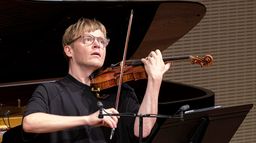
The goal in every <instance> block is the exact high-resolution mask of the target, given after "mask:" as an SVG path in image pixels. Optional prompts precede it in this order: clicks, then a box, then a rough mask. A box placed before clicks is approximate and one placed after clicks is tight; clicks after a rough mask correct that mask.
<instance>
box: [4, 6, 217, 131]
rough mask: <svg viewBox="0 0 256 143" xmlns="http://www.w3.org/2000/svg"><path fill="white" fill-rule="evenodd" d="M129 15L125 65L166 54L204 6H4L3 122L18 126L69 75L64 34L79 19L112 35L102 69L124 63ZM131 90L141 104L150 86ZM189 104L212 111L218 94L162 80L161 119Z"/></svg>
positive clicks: (199, 16)
mask: <svg viewBox="0 0 256 143" xmlns="http://www.w3.org/2000/svg"><path fill="white" fill-rule="evenodd" d="M131 9H133V10H134V19H133V23H132V29H131V36H130V40H129V46H128V53H127V59H136V58H141V57H145V56H146V55H147V54H148V53H149V52H150V51H151V50H154V49H156V48H159V49H160V50H162V51H163V50H165V49H166V48H168V47H169V46H171V45H172V44H173V43H174V42H175V41H177V40H178V39H180V38H181V37H182V36H184V35H185V34H186V33H187V32H189V30H191V29H192V28H193V27H194V26H196V24H197V23H199V22H200V20H201V19H202V18H203V16H204V15H205V12H206V8H205V6H204V5H202V4H201V3H198V2H194V1H113V2H102V1H101V2H97V1H76V2H75V1H55V2H53V1H13V2H5V1H1V2H0V11H1V14H0V48H1V57H0V58H1V59H0V65H1V71H0V104H1V108H0V113H1V117H2V118H4V119H6V117H7V116H8V117H9V119H10V122H11V127H14V126H16V125H19V124H20V122H21V117H22V112H23V109H24V107H25V106H26V102H27V100H28V99H29V98H30V96H31V94H32V92H33V90H34V89H35V87H36V86H37V85H38V84H40V83H43V82H50V81H54V80H56V79H58V78H60V77H63V76H65V75H66V73H67V63H66V62H65V59H64V56H63V54H62V46H61V38H62V34H63V32H64V30H65V28H66V27H67V26H68V25H70V24H71V23H74V22H75V21H76V20H77V19H78V18H80V17H88V18H96V19H98V20H100V21H102V22H103V23H104V24H105V26H106V27H107V29H108V37H109V38H110V39H111V42H110V44H109V46H108V48H107V57H106V59H107V60H106V62H105V65H104V66H105V67H107V66H109V65H110V64H112V63H117V62H119V61H121V59H122V53H123V47H124V43H125V37H126V31H127V25H128V20H129V15H130V11H131ZM116 53H118V54H116ZM174 54H175V53H174ZM129 84H130V85H131V86H132V87H133V88H134V89H135V91H136V93H137V96H138V98H139V99H141V98H142V96H143V93H144V91H145V87H146V80H139V81H136V82H131V83H129ZM185 104H189V105H190V108H193V109H197V108H204V107H210V106H214V93H213V92H212V91H210V90H208V89H204V88H201V87H195V86H192V85H185V84H181V83H175V82H172V81H165V80H164V81H163V84H162V87H161V91H160V97H159V114H166V115H172V114H174V113H175V112H176V111H177V110H178V109H179V108H180V106H182V105H185ZM16 118H18V119H16ZM14 119H16V120H15V121H14ZM0 123H1V125H5V124H6V123H3V122H0Z"/></svg>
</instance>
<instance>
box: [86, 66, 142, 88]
mask: <svg viewBox="0 0 256 143" xmlns="http://www.w3.org/2000/svg"><path fill="white" fill-rule="evenodd" d="M119 78H120V67H119V66H117V67H109V68H107V69H105V70H103V71H102V72H100V73H99V74H97V76H95V77H94V78H92V79H91V86H92V87H93V88H94V89H98V90H105V89H108V88H111V87H115V86H117V85H118V82H119ZM140 79H147V73H146V72H145V69H144V66H125V67H124V73H123V78H122V81H123V83H125V82H129V81H136V80H140Z"/></svg>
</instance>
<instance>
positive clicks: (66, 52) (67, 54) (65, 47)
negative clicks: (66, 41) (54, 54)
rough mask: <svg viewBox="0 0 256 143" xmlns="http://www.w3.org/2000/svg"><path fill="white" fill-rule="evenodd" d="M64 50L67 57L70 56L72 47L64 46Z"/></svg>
mask: <svg viewBox="0 0 256 143" xmlns="http://www.w3.org/2000/svg"><path fill="white" fill-rule="evenodd" d="M64 52H65V54H66V56H67V57H71V56H72V47H71V46H70V45H66V46H64Z"/></svg>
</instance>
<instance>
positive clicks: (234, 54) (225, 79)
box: [164, 0, 256, 143]
mask: <svg viewBox="0 0 256 143" xmlns="http://www.w3.org/2000/svg"><path fill="white" fill-rule="evenodd" d="M201 3H203V4H204V5H205V6H206V7H207V12H206V15H205V17H204V18H203V19H202V21H201V22H200V23H199V24H198V25H197V26H196V27H194V28H193V29H192V30H191V31H190V32H189V33H188V34H186V35H185V36H184V37H183V38H181V39H180V40H179V41H177V42H176V43H174V44H173V45H172V46H170V47H169V48H168V49H167V50H165V51H164V55H200V56H201V55H204V54H212V55H213V57H214V60H215V62H214V64H213V65H212V66H211V67H208V68H203V69H201V68H200V67H199V66H197V65H190V64H189V63H188V62H183V61H182V62H181V61H180V62H175V63H174V67H173V69H172V70H171V71H169V72H168V74H167V75H166V76H165V79H167V80H172V81H177V82H182V83H186V84H192V85H196V86H201V87H205V88H207V89H211V90H212V91H214V92H215V94H216V97H215V98H216V104H217V105H222V106H233V105H242V104H249V103H251V104H254V106H256V104H255V103H256V0H202V1H201ZM255 115H256V110H255V107H253V109H252V110H251V112H250V113H249V114H248V115H247V117H246V119H245V120H244V122H243V123H242V125H241V126H240V127H239V129H238V131H237V132H236V134H235V136H234V137H233V138H232V140H231V142H232V143H254V142H256V116H255Z"/></svg>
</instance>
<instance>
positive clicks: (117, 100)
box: [110, 10, 133, 139]
mask: <svg viewBox="0 0 256 143" xmlns="http://www.w3.org/2000/svg"><path fill="white" fill-rule="evenodd" d="M132 19H133V10H131V14H130V19H129V25H128V29H127V34H126V39H125V47H124V53H123V60H122V62H121V63H120V77H119V81H118V89H117V96H116V103H115V108H116V110H118V105H119V99H120V93H121V88H122V82H123V73H124V66H125V61H126V54H127V49H128V42H129V37H130V32H131V26H132ZM114 131H115V129H114V128H112V131H111V134H110V139H112V137H113V134H114Z"/></svg>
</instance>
